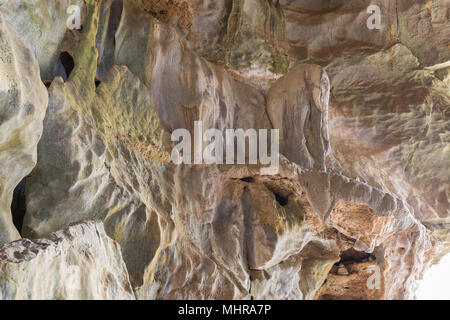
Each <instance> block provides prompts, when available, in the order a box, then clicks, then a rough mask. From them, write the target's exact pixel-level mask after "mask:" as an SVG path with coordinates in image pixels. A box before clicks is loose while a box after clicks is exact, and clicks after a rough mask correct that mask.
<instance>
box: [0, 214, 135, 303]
mask: <svg viewBox="0 0 450 320" xmlns="http://www.w3.org/2000/svg"><path fill="white" fill-rule="evenodd" d="M0 299H4V300H12V299H33V300H42V299H77V300H79V299H101V300H110V299H124V300H130V299H134V294H133V291H132V289H131V285H130V282H129V278H128V273H127V269H126V267H125V263H124V262H123V260H122V254H121V252H120V246H119V245H118V244H117V242H115V241H113V240H111V239H110V238H109V237H108V236H107V235H106V233H105V230H104V229H103V225H102V224H101V223H98V222H86V223H80V224H76V225H72V226H70V227H69V228H67V229H66V230H63V231H58V232H55V233H52V234H50V236H49V237H48V238H46V239H39V240H28V239H24V240H18V241H14V242H11V243H9V244H7V245H4V246H2V247H0Z"/></svg>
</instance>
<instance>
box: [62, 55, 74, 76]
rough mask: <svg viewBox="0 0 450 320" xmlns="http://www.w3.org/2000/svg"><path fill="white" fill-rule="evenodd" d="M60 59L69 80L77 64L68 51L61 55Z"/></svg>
mask: <svg viewBox="0 0 450 320" xmlns="http://www.w3.org/2000/svg"><path fill="white" fill-rule="evenodd" d="M59 59H60V60H61V63H62V65H63V67H64V70H65V72H66V75H67V78H69V76H70V73H71V72H72V70H73V68H74V67H75V62H74V60H73V57H72V56H71V55H70V53H68V52H67V51H62V52H61V54H60V55H59Z"/></svg>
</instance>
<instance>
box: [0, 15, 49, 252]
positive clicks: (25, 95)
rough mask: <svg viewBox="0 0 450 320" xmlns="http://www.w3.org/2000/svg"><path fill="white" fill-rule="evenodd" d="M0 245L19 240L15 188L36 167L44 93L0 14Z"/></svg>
mask: <svg viewBox="0 0 450 320" xmlns="http://www.w3.org/2000/svg"><path fill="white" fill-rule="evenodd" d="M0 34H1V37H0V163H1V165H0V244H3V243H6V242H9V241H12V240H16V239H18V238H19V237H20V236H19V233H18V230H17V229H16V228H15V227H14V225H13V219H12V215H11V210H10V206H11V202H12V198H13V192H14V188H15V187H16V186H17V185H18V184H19V182H20V181H21V180H22V178H24V177H25V176H26V175H27V174H29V173H30V171H31V170H32V169H33V167H34V166H35V165H36V160H37V159H36V158H37V152H36V151H37V150H36V145H37V143H38V141H39V138H40V137H41V134H42V129H43V126H42V122H43V119H44V116H45V110H46V109H47V101H48V99H47V92H46V89H45V86H44V84H43V83H42V82H41V81H40V78H39V65H38V63H37V61H36V59H35V58H34V56H33V53H32V52H31V51H30V50H29V49H28V48H27V47H25V45H24V44H23V43H22V41H20V39H19V38H18V37H17V36H16V34H15V33H14V31H13V30H12V28H11V26H10V25H9V24H8V22H7V21H6V20H5V19H4V18H3V16H2V15H1V14H0Z"/></svg>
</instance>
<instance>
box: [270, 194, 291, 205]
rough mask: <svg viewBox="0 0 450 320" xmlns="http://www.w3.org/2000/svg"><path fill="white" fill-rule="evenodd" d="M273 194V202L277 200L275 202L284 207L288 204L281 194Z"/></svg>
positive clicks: (287, 199)
mask: <svg viewBox="0 0 450 320" xmlns="http://www.w3.org/2000/svg"><path fill="white" fill-rule="evenodd" d="M273 194H274V195H275V200H277V202H278V204H279V205H280V206H282V207H284V206H286V205H287V204H288V202H289V198H288V197H285V196H282V195H281V194H279V193H276V192H274V193H273Z"/></svg>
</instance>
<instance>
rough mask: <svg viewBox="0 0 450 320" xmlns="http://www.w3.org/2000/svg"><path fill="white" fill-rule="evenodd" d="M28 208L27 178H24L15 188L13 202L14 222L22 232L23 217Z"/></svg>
mask: <svg viewBox="0 0 450 320" xmlns="http://www.w3.org/2000/svg"><path fill="white" fill-rule="evenodd" d="M26 209H27V207H26V202H25V178H23V179H22V181H20V182H19V184H18V185H17V187H16V188H15V189H14V193H13V200H12V203H11V213H12V218H13V223H14V226H15V227H16V228H17V230H18V231H19V233H22V225H23V218H24V217H25V212H26Z"/></svg>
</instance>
